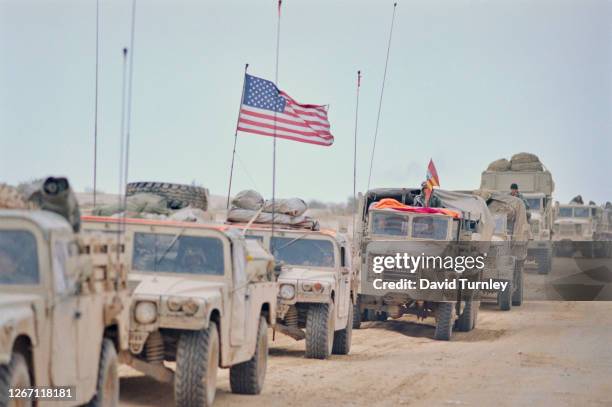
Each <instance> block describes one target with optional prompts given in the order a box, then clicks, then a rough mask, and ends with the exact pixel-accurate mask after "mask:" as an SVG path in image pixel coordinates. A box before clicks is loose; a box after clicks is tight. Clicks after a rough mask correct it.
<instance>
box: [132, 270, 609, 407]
mask: <svg viewBox="0 0 612 407" xmlns="http://www.w3.org/2000/svg"><path fill="white" fill-rule="evenodd" d="M530 278H537V277H535V276H533V277H530ZM432 323H433V320H431V321H429V320H426V321H425V323H417V322H416V320H415V319H412V318H411V317H405V318H404V319H400V320H396V321H387V322H369V323H366V324H364V327H363V329H360V330H357V331H354V336H353V347H352V350H351V354H350V355H348V356H333V357H332V358H331V359H329V360H326V361H319V360H309V359H304V357H303V351H304V344H303V342H295V341H293V340H292V339H289V338H287V337H284V336H282V335H277V337H276V341H275V342H273V343H272V344H271V348H270V358H269V364H268V373H267V378H266V384H265V388H264V391H263V393H262V394H261V395H259V396H237V395H233V394H231V393H230V391H229V378H228V371H226V370H223V371H221V373H220V377H219V384H218V392H217V400H216V403H215V405H218V406H255V407H257V406H276V405H283V406H326V405H341V406H397V405H410V406H455V405H467V406H470V405H471V406H480V405H493V404H495V405H496V406H498V407H499V406H515V405H537V406H558V405H560V406H587V405H592V406H612V380H611V378H612V346H611V344H612V302H528V303H525V304H524V305H523V306H522V307H520V308H513V310H512V311H511V312H501V311H498V310H497V309H496V308H495V307H494V306H492V305H483V307H482V308H481V312H480V314H479V319H478V326H477V328H476V329H475V330H474V331H472V332H468V333H454V334H453V339H452V341H450V342H440V341H435V340H433V339H431V338H432V335H433V330H434V329H433V325H431V324H432ZM122 376H124V377H123V378H122V380H121V405H122V406H171V405H173V396H172V386H169V385H164V384H160V383H157V382H155V381H153V380H151V379H148V378H146V377H142V376H139V375H138V373H136V372H134V371H131V370H130V369H129V368H124V367H122Z"/></svg>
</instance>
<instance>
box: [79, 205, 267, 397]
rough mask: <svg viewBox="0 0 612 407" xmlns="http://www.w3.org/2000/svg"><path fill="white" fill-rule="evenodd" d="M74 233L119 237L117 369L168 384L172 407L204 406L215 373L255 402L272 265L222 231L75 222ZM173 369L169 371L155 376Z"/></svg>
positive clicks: (262, 369) (142, 222) (153, 223)
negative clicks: (120, 347) (123, 338)
mask: <svg viewBox="0 0 612 407" xmlns="http://www.w3.org/2000/svg"><path fill="white" fill-rule="evenodd" d="M83 220H84V228H85V229H87V230H95V231H102V232H107V233H110V234H113V233H116V232H117V231H118V230H119V228H121V227H122V228H124V231H125V232H124V233H125V241H126V252H127V253H128V259H129V260H128V263H129V266H130V270H131V271H130V282H131V284H132V285H133V291H132V293H131V294H132V306H131V308H130V333H129V350H130V354H128V355H125V357H124V358H123V359H122V361H123V362H125V363H127V364H130V365H131V366H133V367H135V368H136V369H138V370H141V371H142V372H144V373H146V374H148V375H150V376H152V377H154V378H156V379H157V380H159V381H165V382H171V383H174V397H175V401H176V403H177V405H179V406H210V405H212V403H213V401H214V397H215V392H216V377H217V368H218V367H225V368H229V369H230V387H231V389H232V391H233V392H234V393H239V394H258V393H260V392H261V390H262V388H263V384H264V379H265V374H266V366H267V357H268V326H274V324H275V322H276V296H277V293H278V288H277V283H276V282H275V276H274V261H273V258H272V256H271V255H270V254H269V253H268V252H267V251H265V250H264V249H263V248H262V247H261V245H260V244H259V243H258V242H256V241H253V240H246V239H244V237H243V236H242V235H241V234H240V233H238V232H237V231H236V230H230V229H229V228H228V227H226V226H218V225H217V226H214V225H205V224H200V223H195V222H174V221H164V220H147V219H126V220H125V221H123V222H122V220H121V219H120V218H103V217H84V218H83ZM164 361H172V362H174V361H175V362H176V369H175V372H174V373H173V372H172V370H170V369H168V368H167V367H165V366H164V364H163V363H164Z"/></svg>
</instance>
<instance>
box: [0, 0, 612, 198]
mask: <svg viewBox="0 0 612 407" xmlns="http://www.w3.org/2000/svg"><path fill="white" fill-rule="evenodd" d="M283 3H284V4H283V16H282V27H281V49H280V73H279V86H280V87H281V89H283V90H285V91H287V92H288V93H289V94H290V95H291V96H292V97H293V98H295V99H297V100H298V101H300V102H303V103H319V104H329V105H330V106H331V107H330V113H329V117H330V120H331V123H332V132H333V134H334V135H335V137H336V142H335V144H334V145H333V146H332V147H329V148H325V147H320V146H313V145H308V144H301V143H296V142H291V141H286V140H279V141H278V160H277V170H278V173H277V194H278V196H295V195H297V196H302V197H305V198H317V199H321V200H328V201H331V200H344V199H345V198H346V197H347V196H348V195H350V194H351V193H352V174H353V169H352V157H353V131H354V127H353V120H354V114H355V76H356V71H357V70H358V69H361V70H362V71H363V73H364V78H363V81H362V89H361V100H360V115H359V121H360V125H359V143H358V157H359V162H358V189H359V190H364V189H365V186H366V183H367V172H368V168H369V161H370V151H371V146H372V139H373V134H374V128H375V122H376V111H377V107H378V98H379V93H380V86H381V80H382V73H383V68H384V57H385V52H386V43H387V37H388V31H389V23H390V20H391V14H392V9H393V6H392V4H393V2H392V1H380V0H378V1H374V0H372V1H355V0H351V1H314V0H308V1H306V0H285V1H284V2H283ZM100 4H101V50H100V54H101V64H100V68H101V71H100V108H99V156H98V160H99V161H98V162H99V167H98V168H99V188H100V189H102V190H104V191H107V192H116V191H117V185H118V180H117V178H118V169H117V167H118V164H117V163H118V155H119V154H118V152H119V136H120V134H119V130H120V117H121V116H120V115H121V71H122V57H121V50H122V48H123V47H124V46H127V45H128V44H129V32H130V31H129V30H130V18H131V16H130V12H131V1H128V0H122V1H118V0H100ZM95 10H96V2H95V0H89V1H87V0H74V1H66V0H63V1H60V0H57V1H53V0H46V1H29V0H0V182H1V181H5V182H10V183H15V182H18V181H23V180H27V179H31V178H36V177H40V176H43V175H47V174H56V175H67V176H69V177H70V179H71V181H72V183H73V185H74V186H75V187H76V188H77V189H79V190H82V189H84V188H86V187H91V185H92V158H93V119H94V62H95V35H96V34H95ZM275 35H276V0H266V1H255V0H250V1H247V0H245V1H222V2H221V1H214V2H213V1H205V0H198V1H176V0H173V1H170V0H165V1H161V0H137V15H136V36H135V50H134V51H135V53H134V85H133V86H134V95H133V116H132V145H131V156H130V166H129V179H130V180H131V181H137V180H161V181H171V182H182V183H191V182H192V181H194V180H195V182H197V183H200V184H202V185H205V186H207V187H209V188H210V189H211V191H212V192H213V193H215V194H219V195H223V194H225V193H226V190H227V182H228V175H229V165H230V159H231V149H232V143H233V135H234V127H235V125H236V115H237V110H238V104H239V99H240V91H241V86H242V72H243V67H244V64H245V62H248V63H250V69H249V72H250V73H251V74H253V75H257V76H261V77H264V78H269V79H274V50H275V43H276V38H275ZM611 76H612V3H611V2H610V1H594V0H593V1H589V0H575V1H563V0H554V1H537V0H531V1H518V0H513V1H500V0H489V1H476V0H473V1H470V0H447V1H442V0H427V1H425V0H423V1H401V0H400V1H399V4H398V7H397V18H396V26H395V32H394V38H393V44H392V48H391V57H390V62H389V70H388V78H387V85H386V91H385V98H384V102H383V110H382V117H381V124H380V130H379V136H378V145H377V151H376V156H375V160H374V172H373V179H372V186H373V187H379V186H414V185H417V184H419V183H420V181H422V180H423V178H424V175H425V169H426V165H427V162H428V160H429V158H430V157H432V158H433V159H434V161H435V163H436V165H437V167H438V173H439V175H440V180H441V184H442V187H443V188H447V189H467V188H476V187H478V185H479V182H480V172H481V171H482V170H483V169H484V168H485V167H486V166H487V164H488V163H489V162H490V161H492V160H494V159H496V158H499V157H508V158H509V156H511V155H512V154H513V153H516V152H520V151H530V152H534V153H536V154H538V155H539V156H540V158H541V159H542V161H543V162H544V164H545V165H546V166H547V167H548V168H549V169H550V170H551V171H552V173H553V177H554V180H555V182H556V185H557V188H556V191H555V195H556V197H557V198H558V199H560V200H561V201H567V200H569V199H570V198H571V197H572V196H574V195H576V194H578V193H581V194H582V195H583V196H584V197H585V199H593V200H596V201H597V202H598V203H601V202H602V201H604V200H612V181H611V180H610V176H611V175H612V163H611V162H612V137H611V135H612V80H611ZM271 157H272V140H271V139H270V138H266V137H261V136H256V135H249V134H244V135H239V139H238V161H237V166H236V171H235V183H234V191H238V190H240V189H244V188H256V189H258V190H260V191H261V192H263V193H264V194H265V195H269V194H270V192H271Z"/></svg>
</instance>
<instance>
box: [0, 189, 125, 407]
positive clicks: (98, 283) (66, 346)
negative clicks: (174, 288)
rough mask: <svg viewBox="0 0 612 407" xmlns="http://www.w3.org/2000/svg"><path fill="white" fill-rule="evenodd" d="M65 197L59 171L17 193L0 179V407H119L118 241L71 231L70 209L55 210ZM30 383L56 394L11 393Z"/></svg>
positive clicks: (121, 294)
mask: <svg viewBox="0 0 612 407" xmlns="http://www.w3.org/2000/svg"><path fill="white" fill-rule="evenodd" d="M31 196H37V198H36V199H35V200H30V199H31ZM67 197H71V198H70V199H71V200H72V199H73V196H72V193H71V190H70V189H69V184H68V181H67V180H66V179H65V178H48V179H46V180H44V181H43V182H42V184H41V185H40V188H39V189H37V190H36V191H35V194H34V195H29V196H28V197H26V198H23V196H22V195H20V193H18V192H17V191H16V190H15V189H13V188H11V187H8V186H6V185H0V208H1V209H0V406H31V405H37V406H47V405H49V406H57V405H62V406H75V405H83V404H87V405H89V406H117V405H119V376H118V372H117V366H118V356H117V355H118V353H121V352H122V351H125V350H126V349H127V346H128V309H129V296H128V290H127V284H126V282H127V270H126V269H125V268H124V267H123V266H122V265H123V261H122V256H123V246H122V245H121V244H120V243H119V244H118V241H117V240H116V239H115V238H114V237H111V236H101V235H83V234H81V233H75V230H78V228H79V220H78V216H77V217H76V218H73V217H72V216H62V215H60V214H59V213H62V212H63V213H66V214H67V213H69V212H70V213H73V211H72V209H74V208H72V209H71V210H70V211H64V209H66V207H67V206H70V205H66V202H67V200H66V199H67ZM62 201H63V203H62ZM7 202H10V204H9V205H7ZM74 202H76V200H75V201H74ZM16 203H17V205H15V204H16ZM7 207H8V208H14V209H7ZM41 207H44V208H47V209H41ZM15 208H16V209H15ZM19 208H21V209H19ZM49 208H54V210H50V209H49ZM76 211H78V208H76ZM69 220H70V222H69ZM34 386H36V387H53V388H55V390H53V391H52V394H51V396H54V397H63V400H62V401H61V402H60V401H58V400H53V399H51V398H42V396H44V395H45V394H46V395H47V396H48V395H49V394H48V393H45V394H43V393H42V392H39V393H38V400H34V399H33V398H31V397H30V398H14V397H15V396H18V394H17V391H16V389H28V388H32V387H34ZM63 386H71V387H69V388H67V387H66V388H64V387H63ZM60 387H61V388H60ZM33 394H34V395H36V394H37V393H33Z"/></svg>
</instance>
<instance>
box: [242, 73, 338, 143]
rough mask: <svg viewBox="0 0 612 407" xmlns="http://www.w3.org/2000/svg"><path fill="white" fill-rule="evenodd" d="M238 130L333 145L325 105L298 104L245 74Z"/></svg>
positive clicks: (271, 84) (266, 82)
mask: <svg viewBox="0 0 612 407" xmlns="http://www.w3.org/2000/svg"><path fill="white" fill-rule="evenodd" d="M238 130H240V131H244V132H247V133H254V134H260V135H262V136H270V137H274V136H275V135H276V137H278V138H284V139H287V140H294V141H299V142H302V143H310V144H318V145H322V146H331V145H332V144H333V143H334V136H332V134H331V133H330V131H329V130H330V128H329V121H328V120H327V108H326V106H320V105H302V104H300V103H298V102H296V101H295V100H293V99H292V98H291V97H290V96H289V95H287V94H286V93H285V92H283V91H281V90H279V89H278V88H277V87H276V85H274V83H272V82H270V81H267V80H265V79H261V78H257V77H255V76H252V75H248V74H247V75H246V78H245V84H244V96H243V98H242V105H241V107H240V117H239V119H238Z"/></svg>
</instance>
